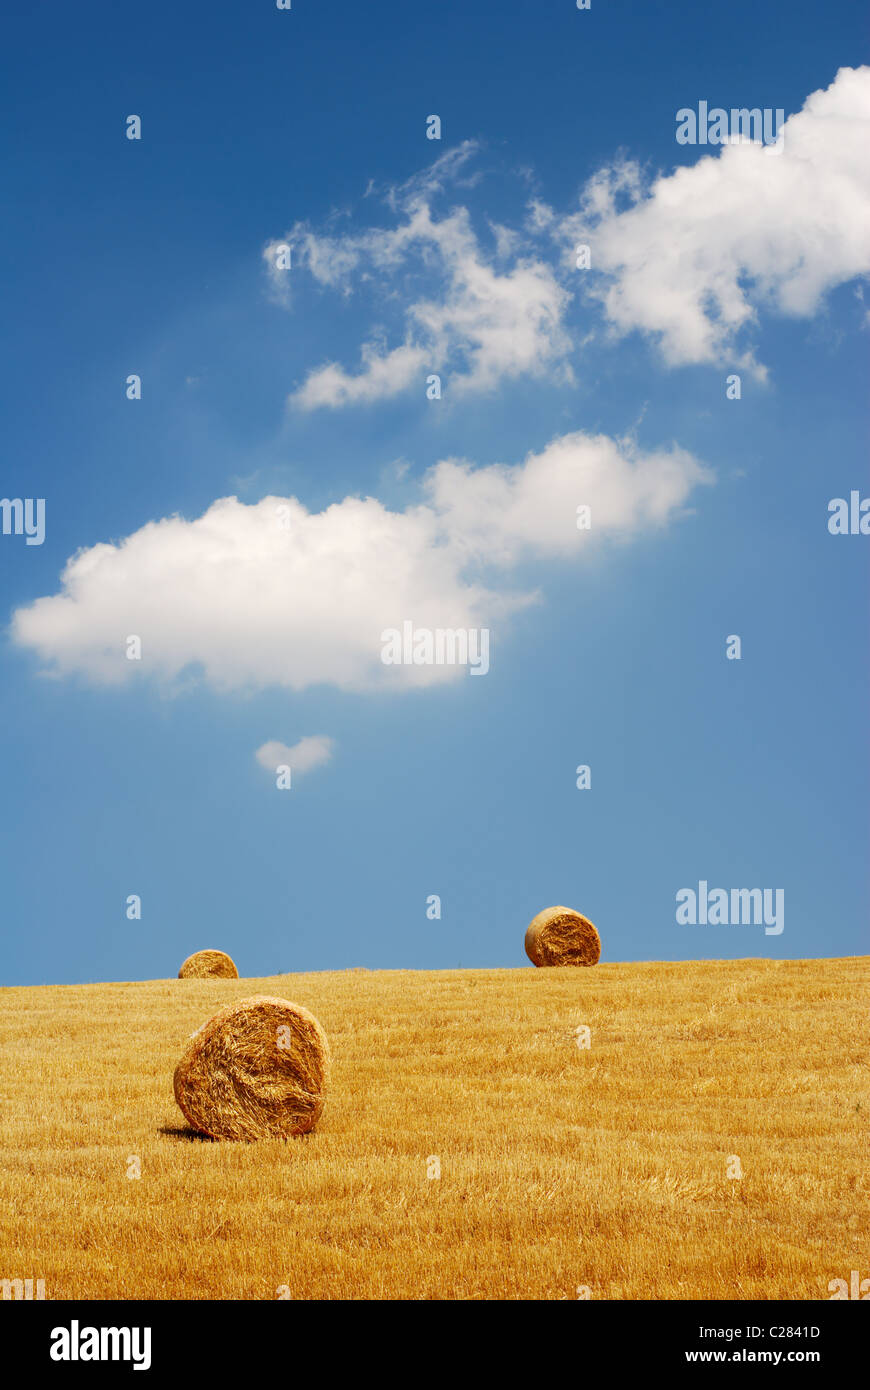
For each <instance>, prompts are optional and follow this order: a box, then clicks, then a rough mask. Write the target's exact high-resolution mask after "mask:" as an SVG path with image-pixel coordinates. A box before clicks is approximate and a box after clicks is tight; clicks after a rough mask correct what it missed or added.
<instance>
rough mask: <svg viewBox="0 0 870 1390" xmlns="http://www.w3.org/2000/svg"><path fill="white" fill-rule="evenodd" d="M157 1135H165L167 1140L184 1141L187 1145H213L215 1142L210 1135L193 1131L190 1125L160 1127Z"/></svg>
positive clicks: (196, 1130)
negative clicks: (195, 1143)
mask: <svg viewBox="0 0 870 1390" xmlns="http://www.w3.org/2000/svg"><path fill="white" fill-rule="evenodd" d="M157 1132H158V1134H165V1135H166V1136H167V1138H169V1139H186V1140H187V1142H188V1144H192V1143H194V1142H197V1141H198V1142H199V1143H201V1144H213V1143H214V1142H215V1141H214V1139H212V1137H211V1135H210V1134H200V1132H199V1130H198V1129H193V1128H192V1126H191V1125H160V1126H159V1128H158V1131H157Z"/></svg>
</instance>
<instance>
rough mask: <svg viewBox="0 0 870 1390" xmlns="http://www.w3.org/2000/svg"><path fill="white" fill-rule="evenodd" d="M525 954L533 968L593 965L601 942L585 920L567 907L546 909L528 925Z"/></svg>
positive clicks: (585, 918)
mask: <svg viewBox="0 0 870 1390" xmlns="http://www.w3.org/2000/svg"><path fill="white" fill-rule="evenodd" d="M526 955H527V956H528V958H529V960H530V961H532V963H533V964H534V965H594V964H595V962H596V961H597V960H598V958H599V957H600V955H601V939H600V937H599V935H598V932H597V931H596V930H595V927H594V926H593V925H592V923H591V922H590V921H589V918H588V917H584V916H582V914H581V913H579V912H573V911H572V909H571V908H570V907H547V908H545V909H544V911H543V912H539V913H538V915H537V917H533V918H532V920H531V922H530V923H529V925H528V929H527V931H526Z"/></svg>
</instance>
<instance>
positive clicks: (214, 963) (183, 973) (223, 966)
mask: <svg viewBox="0 0 870 1390" xmlns="http://www.w3.org/2000/svg"><path fill="white" fill-rule="evenodd" d="M208 976H211V977H212V978H214V977H218V978H220V979H222V980H237V979H238V978H239V972H238V970H237V969H236V963H235V961H234V960H233V958H232V956H228V955H227V953H226V951H194V953H193V955H192V956H188V957H187V960H186V961H185V962H184V964H183V965H182V967H181V969H180V970H179V972H178V978H179V980H204V979H206V977H208Z"/></svg>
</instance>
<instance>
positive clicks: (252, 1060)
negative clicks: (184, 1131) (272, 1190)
mask: <svg viewBox="0 0 870 1390" xmlns="http://www.w3.org/2000/svg"><path fill="white" fill-rule="evenodd" d="M328 1073H329V1044H328V1042H327V1040H326V1034H325V1033H324V1031H323V1029H322V1028H321V1026H320V1024H319V1023H318V1021H317V1019H316V1018H315V1017H314V1015H313V1014H312V1013H309V1012H308V1010H307V1009H304V1008H303V1007H302V1005H301V1004H291V1003H290V1002H289V1001H288V1000H287V999H275V998H273V997H271V996H270V995H267V994H255V995H253V996H252V997H251V998H250V999H242V1000H240V1001H239V1003H237V1004H230V1005H228V1006H227V1007H226V1008H224V1009H221V1010H220V1011H219V1012H218V1013H216V1014H215V1015H214V1017H213V1018H210V1019H209V1020H208V1022H207V1023H205V1024H204V1025H203V1027H202V1028H201V1029H200V1030H199V1031H198V1032H197V1033H195V1034H194V1035H193V1038H192V1040H191V1042H190V1043H189V1045H188V1048H187V1051H186V1052H185V1054H184V1056H183V1057H182V1059H181V1061H180V1062H179V1063H178V1066H177V1067H176V1068H175V1078H174V1086H175V1099H176V1100H177V1102H178V1105H179V1108H180V1109H181V1113H182V1114H183V1115H184V1118H185V1119H186V1120H187V1122H188V1124H191V1125H193V1128H194V1129H198V1130H200V1132H201V1133H203V1134H208V1135H210V1136H211V1138H212V1139H286V1138H288V1137H289V1136H290V1135H291V1134H305V1133H306V1132H307V1131H308V1130H310V1129H313V1128H314V1126H315V1125H316V1123H317V1121H318V1119H319V1118H320V1112H321V1111H322V1109H323V1101H324V1091H325V1087H326V1082H327V1079H328Z"/></svg>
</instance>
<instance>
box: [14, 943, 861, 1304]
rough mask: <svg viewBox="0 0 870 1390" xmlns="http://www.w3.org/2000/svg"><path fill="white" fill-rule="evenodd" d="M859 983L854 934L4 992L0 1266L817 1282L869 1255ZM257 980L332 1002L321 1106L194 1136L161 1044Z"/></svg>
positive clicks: (611, 1287)
mask: <svg viewBox="0 0 870 1390" xmlns="http://www.w3.org/2000/svg"><path fill="white" fill-rule="evenodd" d="M867 981H868V961H867V960H863V959H862V960H857V959H852V960H833V961H816V960H814V961H787V962H772V961H757V960H754V961H753V960H750V961H729V962H714V963H709V962H708V963H700V964H698V963H691V962H688V963H680V964H641V965H619V964H614V965H609V964H605V965H598V966H597V967H596V968H595V969H594V970H587V971H581V970H576V969H570V968H569V969H558V968H556V969H550V970H532V969H529V968H526V969H522V970H477V971H475V970H456V971H443V972H419V973H418V972H410V971H390V972H371V973H366V974H365V978H364V979H363V977H362V974H361V973H357V972H350V971H348V972H341V973H335V974H315V975H296V976H283V977H276V978H273V979H270V980H257V981H252V980H241V981H234V980H187V981H184V982H181V983H179V982H178V981H177V980H172V981H155V982H151V983H147V984H110V985H86V986H80V987H51V988H33V989H7V990H3V991H0V1020H2V1023H0V1097H2V1107H0V1278H5V1277H10V1278H12V1277H20V1278H28V1277H29V1278H44V1279H45V1281H46V1295H47V1297H49V1298H52V1297H54V1298H137V1299H139V1298H174V1299H182V1298H230V1299H232V1298H245V1299H273V1298H275V1297H276V1296H277V1292H278V1290H279V1289H280V1288H281V1287H282V1286H286V1288H287V1290H288V1291H289V1293H290V1295H291V1296H293V1297H295V1298H410V1299H430V1298H431V1299H442V1298H511V1299H515V1298H516V1299H528V1298H545V1299H565V1298H569V1299H573V1298H575V1297H576V1292H577V1287H578V1286H579V1285H586V1286H588V1287H589V1288H590V1289H591V1291H592V1296H593V1297H594V1298H615V1299H620V1298H640V1299H669V1298H690V1297H700V1298H726V1299H739V1298H746V1297H759V1298H770V1299H779V1298H796V1299H818V1298H822V1299H825V1298H828V1297H829V1293H828V1289H827V1286H828V1282H829V1281H830V1280H831V1279H833V1278H845V1279H846V1280H848V1279H849V1274H850V1271H851V1270H853V1269H857V1270H860V1271H861V1274H862V1277H867V1276H868V1275H870V1267H868V1266H870V1258H868V1255H870V1252H868V1246H867V1230H868V1202H867V1178H866V1170H867V1163H866V1138H867V1135H866V1123H865V1117H866V1113H867V1106H868V1102H867V1093H866V1070H865V1068H866V1060H867V1045H866V1032H867V1029H866V999H867ZM255 991H262V992H264V993H268V994H274V995H280V996H285V997H287V998H290V999H293V1000H296V1001H298V1002H299V1003H301V1004H303V1005H305V1006H306V1007H308V1008H310V1009H311V1010H312V1011H313V1012H314V1014H315V1015H316V1016H317V1017H318V1018H319V1019H320V1021H321V1023H322V1024H323V1026H324V1028H325V1030H326V1032H327V1034H328V1036H329V1039H330V1044H331V1050H332V1058H333V1067H332V1080H331V1086H330V1091H329V1096H328V1101H327V1105H326V1108H325V1110H324V1112H323V1115H322V1117H321V1120H320V1123H319V1124H318V1126H317V1129H316V1130H315V1131H314V1132H313V1133H311V1134H309V1135H306V1136H304V1137H301V1138H299V1139H292V1140H289V1141H287V1142H282V1141H279V1140H265V1141H262V1142H260V1143H257V1144H225V1143H213V1142H210V1141H209V1140H207V1139H200V1138H198V1137H196V1136H195V1135H194V1134H193V1132H192V1131H191V1130H189V1129H188V1128H187V1127H185V1125H184V1124H183V1121H182V1120H181V1116H180V1114H179V1112H178V1109H177V1108H176V1105H175V1101H174V1098H173V1094H172V1072H173V1067H174V1065H175V1062H176V1061H177V1059H178V1056H179V1055H180V1053H181V1051H182V1049H183V1048H184V1046H185V1044H186V1042H187V1040H188V1038H189V1036H190V1034H191V1033H192V1031H193V1030H194V1029H195V1028H197V1027H198V1026H199V1025H200V1024H201V1023H202V1021H203V1019H204V1018H205V1017H207V1016H208V1015H209V1013H210V1012H212V1011H213V1010H215V1009H217V1008H219V1007H220V1006H221V1005H223V1004H228V1003H231V1002H233V1001H236V1000H239V999H241V998H243V997H244V996H245V995H249V994H251V993H253V992H255ZM581 1025H587V1026H588V1027H589V1028H590V1029H591V1047H589V1048H588V1049H585V1048H583V1049H581V1048H580V1047H578V1046H577V1036H576V1030H577V1028H578V1027H579V1026H581ZM732 1155H736V1156H737V1157H738V1158H739V1160H740V1164H741V1168H742V1171H743V1174H744V1176H743V1177H742V1179H739V1180H729V1179H728V1178H727V1177H726V1173H727V1167H728V1162H729V1157H730V1156H732ZM436 1157H437V1159H438V1160H439V1161H440V1172H441V1176H440V1178H438V1179H429V1178H428V1177H427V1172H431V1171H435V1166H436V1165H435V1164H434V1162H432V1161H430V1160H433V1159H434V1158H436ZM133 1159H138V1161H139V1165H140V1170H141V1178H139V1179H135V1178H128V1176H127V1174H128V1172H130V1171H131V1170H132V1171H135V1164H132V1163H131V1161H132V1160H133Z"/></svg>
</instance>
